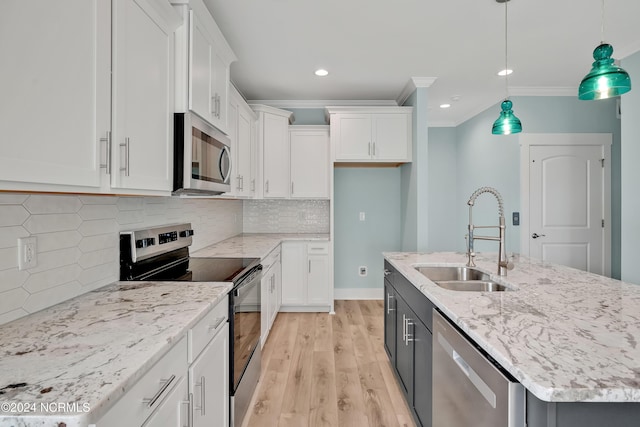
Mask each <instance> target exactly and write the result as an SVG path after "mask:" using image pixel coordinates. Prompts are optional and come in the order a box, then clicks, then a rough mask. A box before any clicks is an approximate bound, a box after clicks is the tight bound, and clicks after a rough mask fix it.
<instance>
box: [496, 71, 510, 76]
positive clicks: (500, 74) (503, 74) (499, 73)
mask: <svg viewBox="0 0 640 427" xmlns="http://www.w3.org/2000/svg"><path fill="white" fill-rule="evenodd" d="M511 73H513V70H500V71H498V75H499V76H501V77H502V76H508V75H509V74H511Z"/></svg>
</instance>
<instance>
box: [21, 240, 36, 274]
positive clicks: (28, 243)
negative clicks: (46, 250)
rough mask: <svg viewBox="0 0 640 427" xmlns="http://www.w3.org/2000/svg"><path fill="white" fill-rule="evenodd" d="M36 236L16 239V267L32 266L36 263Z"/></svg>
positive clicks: (25, 267) (22, 268)
mask: <svg viewBox="0 0 640 427" xmlns="http://www.w3.org/2000/svg"><path fill="white" fill-rule="evenodd" d="M37 249H38V248H37V241H36V236H31V237H21V238H19V239H18V269H20V270H26V269H27V268H33V267H35V266H36V265H37V263H38V257H37Z"/></svg>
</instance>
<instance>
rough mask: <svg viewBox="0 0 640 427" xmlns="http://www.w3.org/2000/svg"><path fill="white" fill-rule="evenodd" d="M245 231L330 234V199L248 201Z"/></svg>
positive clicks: (245, 213) (245, 210) (245, 203)
mask: <svg viewBox="0 0 640 427" xmlns="http://www.w3.org/2000/svg"><path fill="white" fill-rule="evenodd" d="M243 224H244V229H243V231H244V232H245V233H329V201H328V200H245V202H244V215H243Z"/></svg>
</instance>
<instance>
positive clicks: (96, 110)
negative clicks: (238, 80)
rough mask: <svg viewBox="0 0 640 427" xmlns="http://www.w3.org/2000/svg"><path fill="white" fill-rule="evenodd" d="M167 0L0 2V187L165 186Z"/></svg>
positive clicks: (132, 189)
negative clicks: (0, 32)
mask: <svg viewBox="0 0 640 427" xmlns="http://www.w3.org/2000/svg"><path fill="white" fill-rule="evenodd" d="M180 24H181V19H180V17H179V15H178V14H177V13H176V11H175V10H174V9H173V7H171V5H170V3H169V2H168V0H112V1H103V0H68V1H65V2H63V3H59V2H58V3H56V2H43V1H22V0H8V1H2V2H0V27H1V28H2V29H3V31H4V32H6V34H11V35H12V37H11V39H8V38H7V37H0V55H1V56H2V58H5V59H6V60H5V63H4V65H3V67H2V70H3V71H2V72H3V75H2V77H3V78H2V79H0V93H2V94H3V95H2V99H0V113H1V114H2V117H3V119H2V120H1V121H0V147H2V150H1V151H0V189H10V190H21V191H55V192H88V193H126V194H158V195H168V194H169V192H170V191H171V172H172V159H173V158H172V153H173V110H174V99H173V97H174V87H173V81H174V76H173V73H174V32H175V30H176V28H178V26H179V25H180Z"/></svg>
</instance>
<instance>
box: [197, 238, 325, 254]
mask: <svg viewBox="0 0 640 427" xmlns="http://www.w3.org/2000/svg"><path fill="white" fill-rule="evenodd" d="M286 240H317V241H329V234H322V233H319V234H295V233H289V234H287V233H277V234H276V233H262V234H258V233H256V234H239V235H237V236H234V237H230V238H228V239H226V240H223V241H222V242H219V243H216V244H213V245H211V246H207V247H206V248H203V249H200V250H198V251H195V252H193V253H192V254H191V255H192V256H195V257H239V258H264V257H266V256H267V255H269V252H271V251H272V250H274V249H275V248H276V246H278V245H279V244H280V243H281V242H283V241H286Z"/></svg>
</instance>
